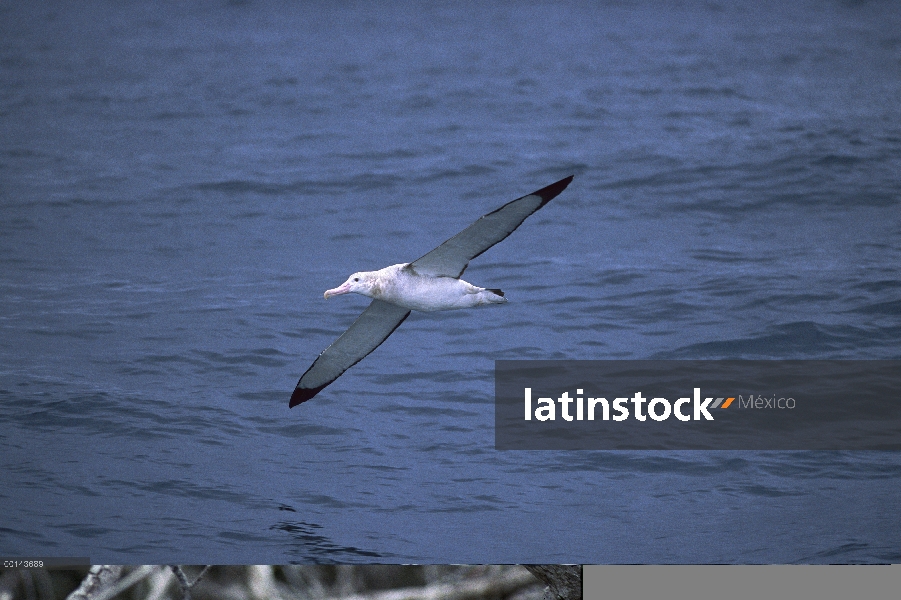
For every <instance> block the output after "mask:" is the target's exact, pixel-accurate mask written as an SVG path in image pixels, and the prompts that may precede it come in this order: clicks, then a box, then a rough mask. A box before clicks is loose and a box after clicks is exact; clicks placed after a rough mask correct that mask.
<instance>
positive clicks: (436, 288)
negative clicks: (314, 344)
mask: <svg viewBox="0 0 901 600" xmlns="http://www.w3.org/2000/svg"><path fill="white" fill-rule="evenodd" d="M572 179H573V178H572V175H570V176H569V177H567V178H565V179H561V180H560V181H558V182H556V183H552V184H551V185H549V186H547V187H544V188H542V189H540V190H538V191H536V192H532V193H531V194H528V195H527V196H523V197H522V198H517V199H516V200H513V201H512V202H508V203H507V204H505V205H503V206H502V207H500V208H499V209H497V210H495V211H492V212H490V213H488V214H487V215H484V216H482V217H480V218H479V219H478V220H477V221H476V222H475V223H473V224H472V225H470V226H469V227H467V228H466V229H464V230H463V231H461V232H460V233H458V234H457V235H455V236H454V237H452V238H450V239H449V240H447V241H446V242H444V243H443V244H441V245H440V246H438V247H437V248H435V249H434V250H432V251H431V252H428V253H427V254H425V255H424V256H422V257H420V258H418V259H416V260H414V261H413V262H411V263H405V264H398V265H391V266H390V267H385V268H384V269H380V270H378V271H363V272H360V273H354V274H353V275H351V276H350V277H349V278H348V279H347V281H345V282H344V283H343V284H341V285H340V286H338V287H336V288H334V289H331V290H328V291H327V292H325V297H326V299H328V298H331V297H332V296H340V295H342V294H350V293H355V294H362V295H364V296H369V297H370V298H372V304H370V305H369V307H368V308H367V309H366V310H364V311H363V314H361V315H360V316H359V317H358V318H357V320H356V321H354V323H353V325H351V326H350V328H349V329H348V330H347V331H345V332H344V333H343V334H342V335H341V337H339V338H338V339H337V340H335V342H334V343H333V344H332V345H331V346H329V347H328V348H326V349H325V350H323V351H322V353H321V354H320V355H319V357H318V358H317V359H316V360H315V361H314V362H313V364H312V365H311V366H310V368H309V369H307V371H306V373H304V374H303V376H302V377H301V378H300V381H298V382H297V387H295V388H294V393H293V394H291V401H290V402H289V404H288V406H289V407H294V406H297V405H298V404H300V403H301V402H306V401H307V400H309V399H310V398H312V397H313V396H315V395H316V394H318V393H319V392H320V391H322V389H323V388H324V387H325V386H327V385H329V384H330V383H332V382H333V381H335V380H336V379H337V378H338V377H339V376H340V375H341V374H342V373H344V371H346V370H347V369H349V368H350V367H352V366H354V365H355V364H357V363H358V362H360V361H361V360H363V358H364V357H365V356H366V355H368V354H369V353H370V352H372V351H373V350H375V349H376V348H378V346H379V345H380V344H381V343H382V342H384V341H385V340H386V339H387V338H388V336H389V335H391V334H392V333H393V332H394V330H395V329H397V328H398V327H399V326H400V324H401V323H403V322H404V319H406V318H407V317H408V316H409V315H410V311H411V310H420V311H425V312H432V311H436V310H454V309H458V308H471V307H474V306H482V305H487V304H502V303H504V302H506V301H507V299H506V298H504V293H503V292H502V291H501V290H494V289H490V288H481V287H478V286H475V285H472V284H471V283H467V282H465V281H463V280H462V279H460V276H461V275H462V274H463V271H465V270H466V267H467V266H468V265H469V261H470V260H472V259H473V258H475V257H477V256H479V255H480V254H482V253H483V252H485V251H486V250H488V249H489V248H491V247H492V246H494V245H495V244H497V243H498V242H500V241H501V240H503V239H505V238H506V237H507V236H508V235H510V234H511V233H513V232H514V231H515V230H516V228H517V227H519V226H520V225H521V224H522V222H523V221H525V220H526V219H527V218H528V217H529V215H531V214H532V213H534V212H535V211H537V210H538V209H539V208H541V207H542V206H544V205H545V204H547V203H548V202H550V201H551V200H552V199H553V198H555V197H556V196H557V195H558V194H559V193H560V192H562V191H563V190H564V189H566V186H568V185H569V183H570V182H571V181H572Z"/></svg>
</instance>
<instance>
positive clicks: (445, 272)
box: [410, 175, 573, 278]
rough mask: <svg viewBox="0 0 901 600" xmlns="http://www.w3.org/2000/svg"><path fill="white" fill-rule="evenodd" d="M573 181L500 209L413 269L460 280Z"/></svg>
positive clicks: (570, 177)
mask: <svg viewBox="0 0 901 600" xmlns="http://www.w3.org/2000/svg"><path fill="white" fill-rule="evenodd" d="M572 180H573V176H572V175H570V176H569V177H567V178H565V179H561V180H560V181H558V182H557V183H552V184H551V185H549V186H547V187H545V188H541V189H540V190H538V191H536V192H532V193H531V194H529V195H528V196H523V197H522V198H518V199H516V200H513V201H512V202H508V203H507V204H505V205H503V206H502V207H500V208H499V209H497V210H495V211H492V212H490V213H488V214H487V215H485V216H483V217H480V218H479V220H478V221H476V222H475V223H473V224H472V225H470V226H469V227H467V228H466V229H464V230H463V231H461V232H460V233H458V234H457V235H455V236H454V237H452V238H451V239H449V240H447V241H446V242H444V243H443V244H441V245H440V246H438V247H437V248H435V249H434V250H432V251H431V252H429V253H428V254H426V255H425V256H423V257H421V258H418V259H416V260H414V261H413V262H412V263H410V264H411V266H412V267H413V269H414V270H415V271H416V272H417V273H418V274H420V275H431V276H433V277H454V278H457V277H460V275H462V274H463V271H465V270H466V267H467V266H468V265H469V261H471V260H472V259H474V258H475V257H477V256H478V255H480V254H481V253H482V252H484V251H485V250H488V248H491V247H492V246H494V245H495V244H497V243H498V242H500V241H501V240H503V239H504V238H506V237H507V236H508V235H510V234H511V233H513V232H514V231H515V230H516V228H517V227H519V226H520V225H522V222H523V221H525V220H526V218H528V216H529V215H531V214H532V213H534V212H535V211H536V210H538V209H539V208H541V207H542V206H544V205H545V204H547V203H548V202H550V201H551V200H552V199H553V198H554V197H555V196H557V194H559V193H560V192H562V191H563V190H565V189H566V186H568V185H569V182H570V181H572Z"/></svg>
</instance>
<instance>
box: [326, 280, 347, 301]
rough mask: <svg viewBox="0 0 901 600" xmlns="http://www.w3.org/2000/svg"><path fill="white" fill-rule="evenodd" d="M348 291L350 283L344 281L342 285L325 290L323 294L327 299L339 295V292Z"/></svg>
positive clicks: (345, 292) (344, 292)
mask: <svg viewBox="0 0 901 600" xmlns="http://www.w3.org/2000/svg"><path fill="white" fill-rule="evenodd" d="M349 292H350V284H349V283H345V284H343V285H340V286H338V287H336V288H335V289H332V290H326V291H325V294H323V296H324V297H325V299H326V300H328V299H329V298H331V297H332V296H340V295H341V294H347V293H349Z"/></svg>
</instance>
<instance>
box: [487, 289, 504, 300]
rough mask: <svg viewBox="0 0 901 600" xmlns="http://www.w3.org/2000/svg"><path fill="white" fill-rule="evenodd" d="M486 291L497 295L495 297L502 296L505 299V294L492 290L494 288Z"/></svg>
mask: <svg viewBox="0 0 901 600" xmlns="http://www.w3.org/2000/svg"><path fill="white" fill-rule="evenodd" d="M485 289H487V290H488V291H489V292H491V293H493V294H495V295H497V296H500V297H501V298H503V297H504V292H503V291H501V290H495V289H492V288H485Z"/></svg>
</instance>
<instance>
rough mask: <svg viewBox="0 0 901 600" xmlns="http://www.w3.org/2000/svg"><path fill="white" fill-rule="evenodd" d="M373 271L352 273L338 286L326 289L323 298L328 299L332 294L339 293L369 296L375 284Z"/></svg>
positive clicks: (338, 294)
mask: <svg viewBox="0 0 901 600" xmlns="http://www.w3.org/2000/svg"><path fill="white" fill-rule="evenodd" d="M375 275H376V274H375V273H373V272H362V273H354V274H353V275H351V276H350V277H348V278H347V281H345V282H344V283H342V284H341V285H339V286H338V287H336V288H334V289H331V290H326V292H325V294H323V295H324V296H325V299H326V300H328V299H329V298H331V297H332V296H340V295H341V294H350V293H354V294H363V295H364V296H370V295H371V293H372V287H373V285H374V284H375Z"/></svg>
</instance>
